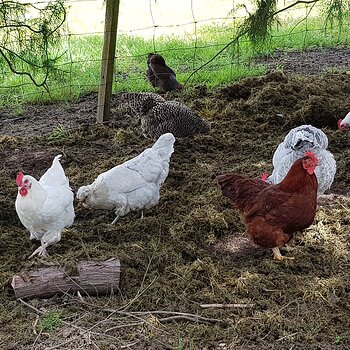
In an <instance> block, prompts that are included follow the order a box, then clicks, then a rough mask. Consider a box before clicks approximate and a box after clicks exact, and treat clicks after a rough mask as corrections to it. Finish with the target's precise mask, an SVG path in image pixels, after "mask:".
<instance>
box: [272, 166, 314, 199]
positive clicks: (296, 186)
mask: <svg viewBox="0 0 350 350" xmlns="http://www.w3.org/2000/svg"><path fill="white" fill-rule="evenodd" d="M277 186H278V187H279V189H280V190H281V191H283V192H287V193H304V192H305V191H306V190H310V191H312V192H315V193H316V191H317V177H316V175H315V173H312V174H311V175H309V174H308V173H307V172H306V170H305V169H304V168H303V165H302V159H299V160H297V161H296V162H295V163H294V164H293V165H292V167H291V168H290V170H289V172H288V173H287V175H286V177H285V178H284V179H283V181H282V182H281V183H280V184H279V185H277Z"/></svg>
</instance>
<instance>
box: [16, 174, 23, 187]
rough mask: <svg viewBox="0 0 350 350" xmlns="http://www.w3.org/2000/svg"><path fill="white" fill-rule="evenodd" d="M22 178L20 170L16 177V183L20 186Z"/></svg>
mask: <svg viewBox="0 0 350 350" xmlns="http://www.w3.org/2000/svg"><path fill="white" fill-rule="evenodd" d="M22 180H23V173H22V171H20V172H19V173H18V175H17V177H16V183H17V185H18V186H21V184H22Z"/></svg>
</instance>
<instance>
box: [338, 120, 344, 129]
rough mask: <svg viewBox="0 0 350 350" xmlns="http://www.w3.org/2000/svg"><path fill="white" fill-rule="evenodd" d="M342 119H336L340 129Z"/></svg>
mask: <svg viewBox="0 0 350 350" xmlns="http://www.w3.org/2000/svg"><path fill="white" fill-rule="evenodd" d="M342 121H343V119H338V129H342V126H341V122H342Z"/></svg>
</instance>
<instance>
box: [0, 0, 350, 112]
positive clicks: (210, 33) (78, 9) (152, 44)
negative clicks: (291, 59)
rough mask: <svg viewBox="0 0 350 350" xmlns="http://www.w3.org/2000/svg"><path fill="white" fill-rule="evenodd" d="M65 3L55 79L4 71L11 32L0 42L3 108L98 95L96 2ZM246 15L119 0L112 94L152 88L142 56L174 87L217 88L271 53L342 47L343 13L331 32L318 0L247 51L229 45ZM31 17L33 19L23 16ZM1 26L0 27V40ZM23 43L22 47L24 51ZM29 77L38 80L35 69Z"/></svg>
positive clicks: (227, 3)
mask: <svg viewBox="0 0 350 350" xmlns="http://www.w3.org/2000/svg"><path fill="white" fill-rule="evenodd" d="M5 3H6V1H5V0H4V1H3V2H1V3H0V8H1V6H4V4H5ZM31 3H32V4H33V5H34V6H36V7H38V8H42V7H45V6H47V5H48V4H49V2H46V1H38V2H35V1H32V2H31ZM293 3H295V1H294V2H293V1H287V0H285V1H280V2H279V3H278V9H282V8H285V7H288V6H289V5H291V4H293ZM65 5H66V8H67V18H66V21H65V23H64V25H63V26H62V27H61V39H60V41H59V42H58V43H57V44H56V45H55V46H53V47H52V51H53V53H54V54H55V55H56V57H58V60H57V62H56V70H55V74H54V75H50V77H49V78H48V81H47V87H48V90H47V89H45V88H44V87H42V86H41V87H36V86H34V85H33V83H32V81H31V80H30V79H29V78H28V76H27V75H25V74H14V73H13V72H12V71H11V70H10V69H9V67H8V64H7V62H6V60H4V55H7V57H9V58H13V55H12V57H11V54H9V52H8V51H7V49H10V50H12V51H13V52H16V48H18V45H17V44H18V43H17V42H16V36H15V33H13V38H12V40H11V41H7V46H6V47H3V46H1V45H0V50H1V52H3V55H2V56H1V57H0V77H1V84H0V103H1V104H2V105H7V104H12V103H21V102H23V101H42V100H52V99H66V98H71V97H74V96H78V95H79V94H81V93H83V92H88V91H97V90H98V87H99V84H100V67H101V54H102V47H103V34H104V33H103V28H104V16H105V12H104V4H103V1H102V0H100V1H97V0H84V1H82V0H70V1H66V2H65ZM253 11H254V6H253V4H246V3H245V2H243V1H241V2H239V1H237V0H233V1H232V0H178V1H176V2H173V1H171V2H170V1H167V0H148V1H140V0H129V1H123V0H121V2H120V11H119V19H118V21H119V23H118V34H117V50H116V57H115V73H114V84H113V89H114V91H152V87H151V86H150V85H149V83H148V82H147V80H146V76H145V71H146V68H147V67H146V57H147V54H148V53H149V52H157V53H160V54H161V55H162V56H163V57H164V58H165V60H166V62H167V64H168V65H169V66H170V67H172V68H173V69H174V70H175V71H176V73H177V76H178V80H179V81H180V82H186V84H189V85H190V84H207V85H208V86H216V85H219V84H222V83H229V82H231V81H233V80H236V79H239V78H241V77H245V76H249V75H254V74H260V73H262V72H264V70H265V69H266V67H268V68H269V67H271V64H272V63H275V59H274V58H275V56H274V53H275V52H276V51H278V52H280V51H281V50H282V51H288V50H293V49H294V50H302V49H306V48H310V47H336V46H339V45H343V46H347V45H348V43H349V33H350V30H349V29H350V28H349V27H350V21H349V18H350V16H349V13H348V12H349V11H348V12H347V13H346V14H345V16H344V17H343V20H342V22H339V21H334V22H333V26H332V27H331V26H330V25H329V22H327V21H326V18H325V14H324V12H323V7H322V6H321V5H320V4H319V2H313V3H310V4H308V3H306V2H303V3H300V4H298V5H296V6H293V7H291V8H289V9H288V10H286V11H283V12H281V13H280V14H279V17H278V21H275V22H274V24H273V27H272V29H271V36H270V37H269V39H268V40H267V41H266V42H265V43H264V44H261V45H257V46H256V45H255V46H254V45H252V43H251V42H250V40H249V39H248V38H247V36H246V35H243V36H242V37H240V38H239V40H237V41H236V42H235V44H231V45H229V43H231V42H232V41H233V40H234V38H235V37H236V36H237V33H239V30H240V28H241V26H242V23H243V21H244V20H245V19H246V18H247V16H248V15H249V13H252V12H253ZM31 15H33V16H34V14H29V15H27V17H28V18H31V17H30V16H31ZM1 28H2V26H1V25H0V38H1V37H2V33H1V30H3V29H1ZM17 40H18V38H17ZM21 40H26V38H25V37H22V38H21ZM30 45H31V43H30V42H28V43H27V47H28V50H29V51H30V48H31V46H30ZM221 51H222V52H221ZM219 52H221V53H220V54H218V53H219ZM16 54H18V55H19V56H20V55H21V54H22V53H21V52H16ZM278 64H280V65H281V63H277V65H278ZM335 64H336V63H335ZM282 65H283V63H282ZM330 65H332V62H331V63H330ZM21 68H23V70H25V69H28V66H27V65H26V64H25V63H23V61H21V60H17V63H16V69H17V70H19V71H21ZM330 68H331V67H330ZM194 73H195V74H194ZM35 74H36V77H38V78H39V79H40V74H41V73H40V71H38V72H36V73H35Z"/></svg>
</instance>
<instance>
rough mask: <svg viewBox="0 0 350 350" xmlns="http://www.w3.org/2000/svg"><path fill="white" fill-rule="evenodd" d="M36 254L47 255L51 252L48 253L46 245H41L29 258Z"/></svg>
mask: <svg viewBox="0 0 350 350" xmlns="http://www.w3.org/2000/svg"><path fill="white" fill-rule="evenodd" d="M35 255H38V256H46V255H49V254H48V253H47V250H46V247H45V246H40V247H39V248H37V249H35V250H34V252H33V254H32V255H31V256H30V257H29V258H28V259H31V258H32V257H33V256H35Z"/></svg>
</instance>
